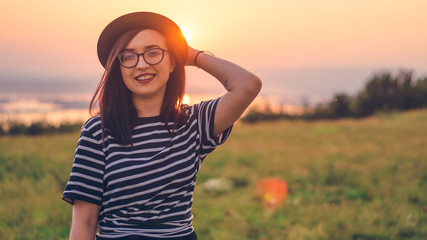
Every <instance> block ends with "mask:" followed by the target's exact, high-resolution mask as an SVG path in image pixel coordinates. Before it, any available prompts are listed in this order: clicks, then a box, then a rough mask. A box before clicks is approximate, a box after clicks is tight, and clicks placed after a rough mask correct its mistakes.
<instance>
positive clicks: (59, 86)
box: [0, 79, 96, 124]
mask: <svg viewBox="0 0 427 240" xmlns="http://www.w3.org/2000/svg"><path fill="white" fill-rule="evenodd" d="M95 88H96V84H95V83H91V82H72V81H56V82H55V81H52V80H50V81H31V80H27V81H23V80H19V81H13V80H10V79H1V81H0V122H2V123H4V122H7V121H20V122H25V123H27V124H28V123H30V122H33V121H45V122H48V123H50V124H59V123H61V122H71V123H74V122H83V121H85V120H86V119H87V118H88V117H89V111H88V108H89V103H90V100H91V98H92V94H93V92H94V91H95Z"/></svg>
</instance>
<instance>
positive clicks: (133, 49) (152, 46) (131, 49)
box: [123, 44, 160, 52]
mask: <svg viewBox="0 0 427 240" xmlns="http://www.w3.org/2000/svg"><path fill="white" fill-rule="evenodd" d="M152 48H160V46H159V45H157V44H151V45H148V46H145V47H144V49H145V50H148V49H152ZM123 51H131V52H132V51H135V48H125V49H123Z"/></svg>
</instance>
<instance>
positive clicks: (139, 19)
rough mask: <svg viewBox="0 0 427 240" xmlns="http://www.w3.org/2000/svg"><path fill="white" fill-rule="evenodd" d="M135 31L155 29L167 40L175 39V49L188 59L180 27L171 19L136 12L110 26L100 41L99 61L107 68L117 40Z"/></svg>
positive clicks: (100, 37) (118, 19)
mask: <svg viewBox="0 0 427 240" xmlns="http://www.w3.org/2000/svg"><path fill="white" fill-rule="evenodd" d="M133 29H154V30H156V31H158V32H160V33H161V34H163V35H164V36H165V37H166V38H173V40H172V42H173V44H174V46H173V47H174V48H177V49H176V50H177V52H178V54H179V55H180V57H182V59H183V61H185V60H186V59H187V54H188V45H187V41H186V40H185V37H184V34H183V33H182V31H181V29H180V28H179V27H178V25H177V24H176V23H175V22H173V21H172V20H170V19H169V18H167V17H165V16H163V15H160V14H157V13H153V12H134V13H129V14H126V15H123V16H121V17H118V18H116V19H115V20H113V21H112V22H111V23H110V24H108V25H107V26H106V27H105V28H104V30H103V31H102V33H101V35H100V36H99V39H98V46H97V50H98V59H99V61H100V62H101V64H102V66H103V67H104V68H105V67H106V65H107V60H108V56H109V55H110V51H111V49H112V48H113V46H114V44H115V43H116V41H117V39H118V38H119V37H120V36H121V35H122V34H124V33H126V32H128V31H130V30H133Z"/></svg>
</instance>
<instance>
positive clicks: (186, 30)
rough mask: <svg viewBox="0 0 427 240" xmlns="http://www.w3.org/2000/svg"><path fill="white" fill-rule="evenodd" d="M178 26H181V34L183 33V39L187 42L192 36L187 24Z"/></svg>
mask: <svg viewBox="0 0 427 240" xmlns="http://www.w3.org/2000/svg"><path fill="white" fill-rule="evenodd" d="M180 28H181V31H182V34H184V37H185V40H187V42H190V40H191V37H192V36H193V34H192V33H191V30H190V28H189V27H187V26H181V27H180Z"/></svg>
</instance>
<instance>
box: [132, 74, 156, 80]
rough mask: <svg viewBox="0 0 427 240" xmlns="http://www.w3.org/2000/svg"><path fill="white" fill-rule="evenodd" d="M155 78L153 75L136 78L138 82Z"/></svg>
mask: <svg viewBox="0 0 427 240" xmlns="http://www.w3.org/2000/svg"><path fill="white" fill-rule="evenodd" d="M153 77H154V75H153V74H147V75H140V76H138V77H136V80H147V79H150V78H153Z"/></svg>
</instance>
